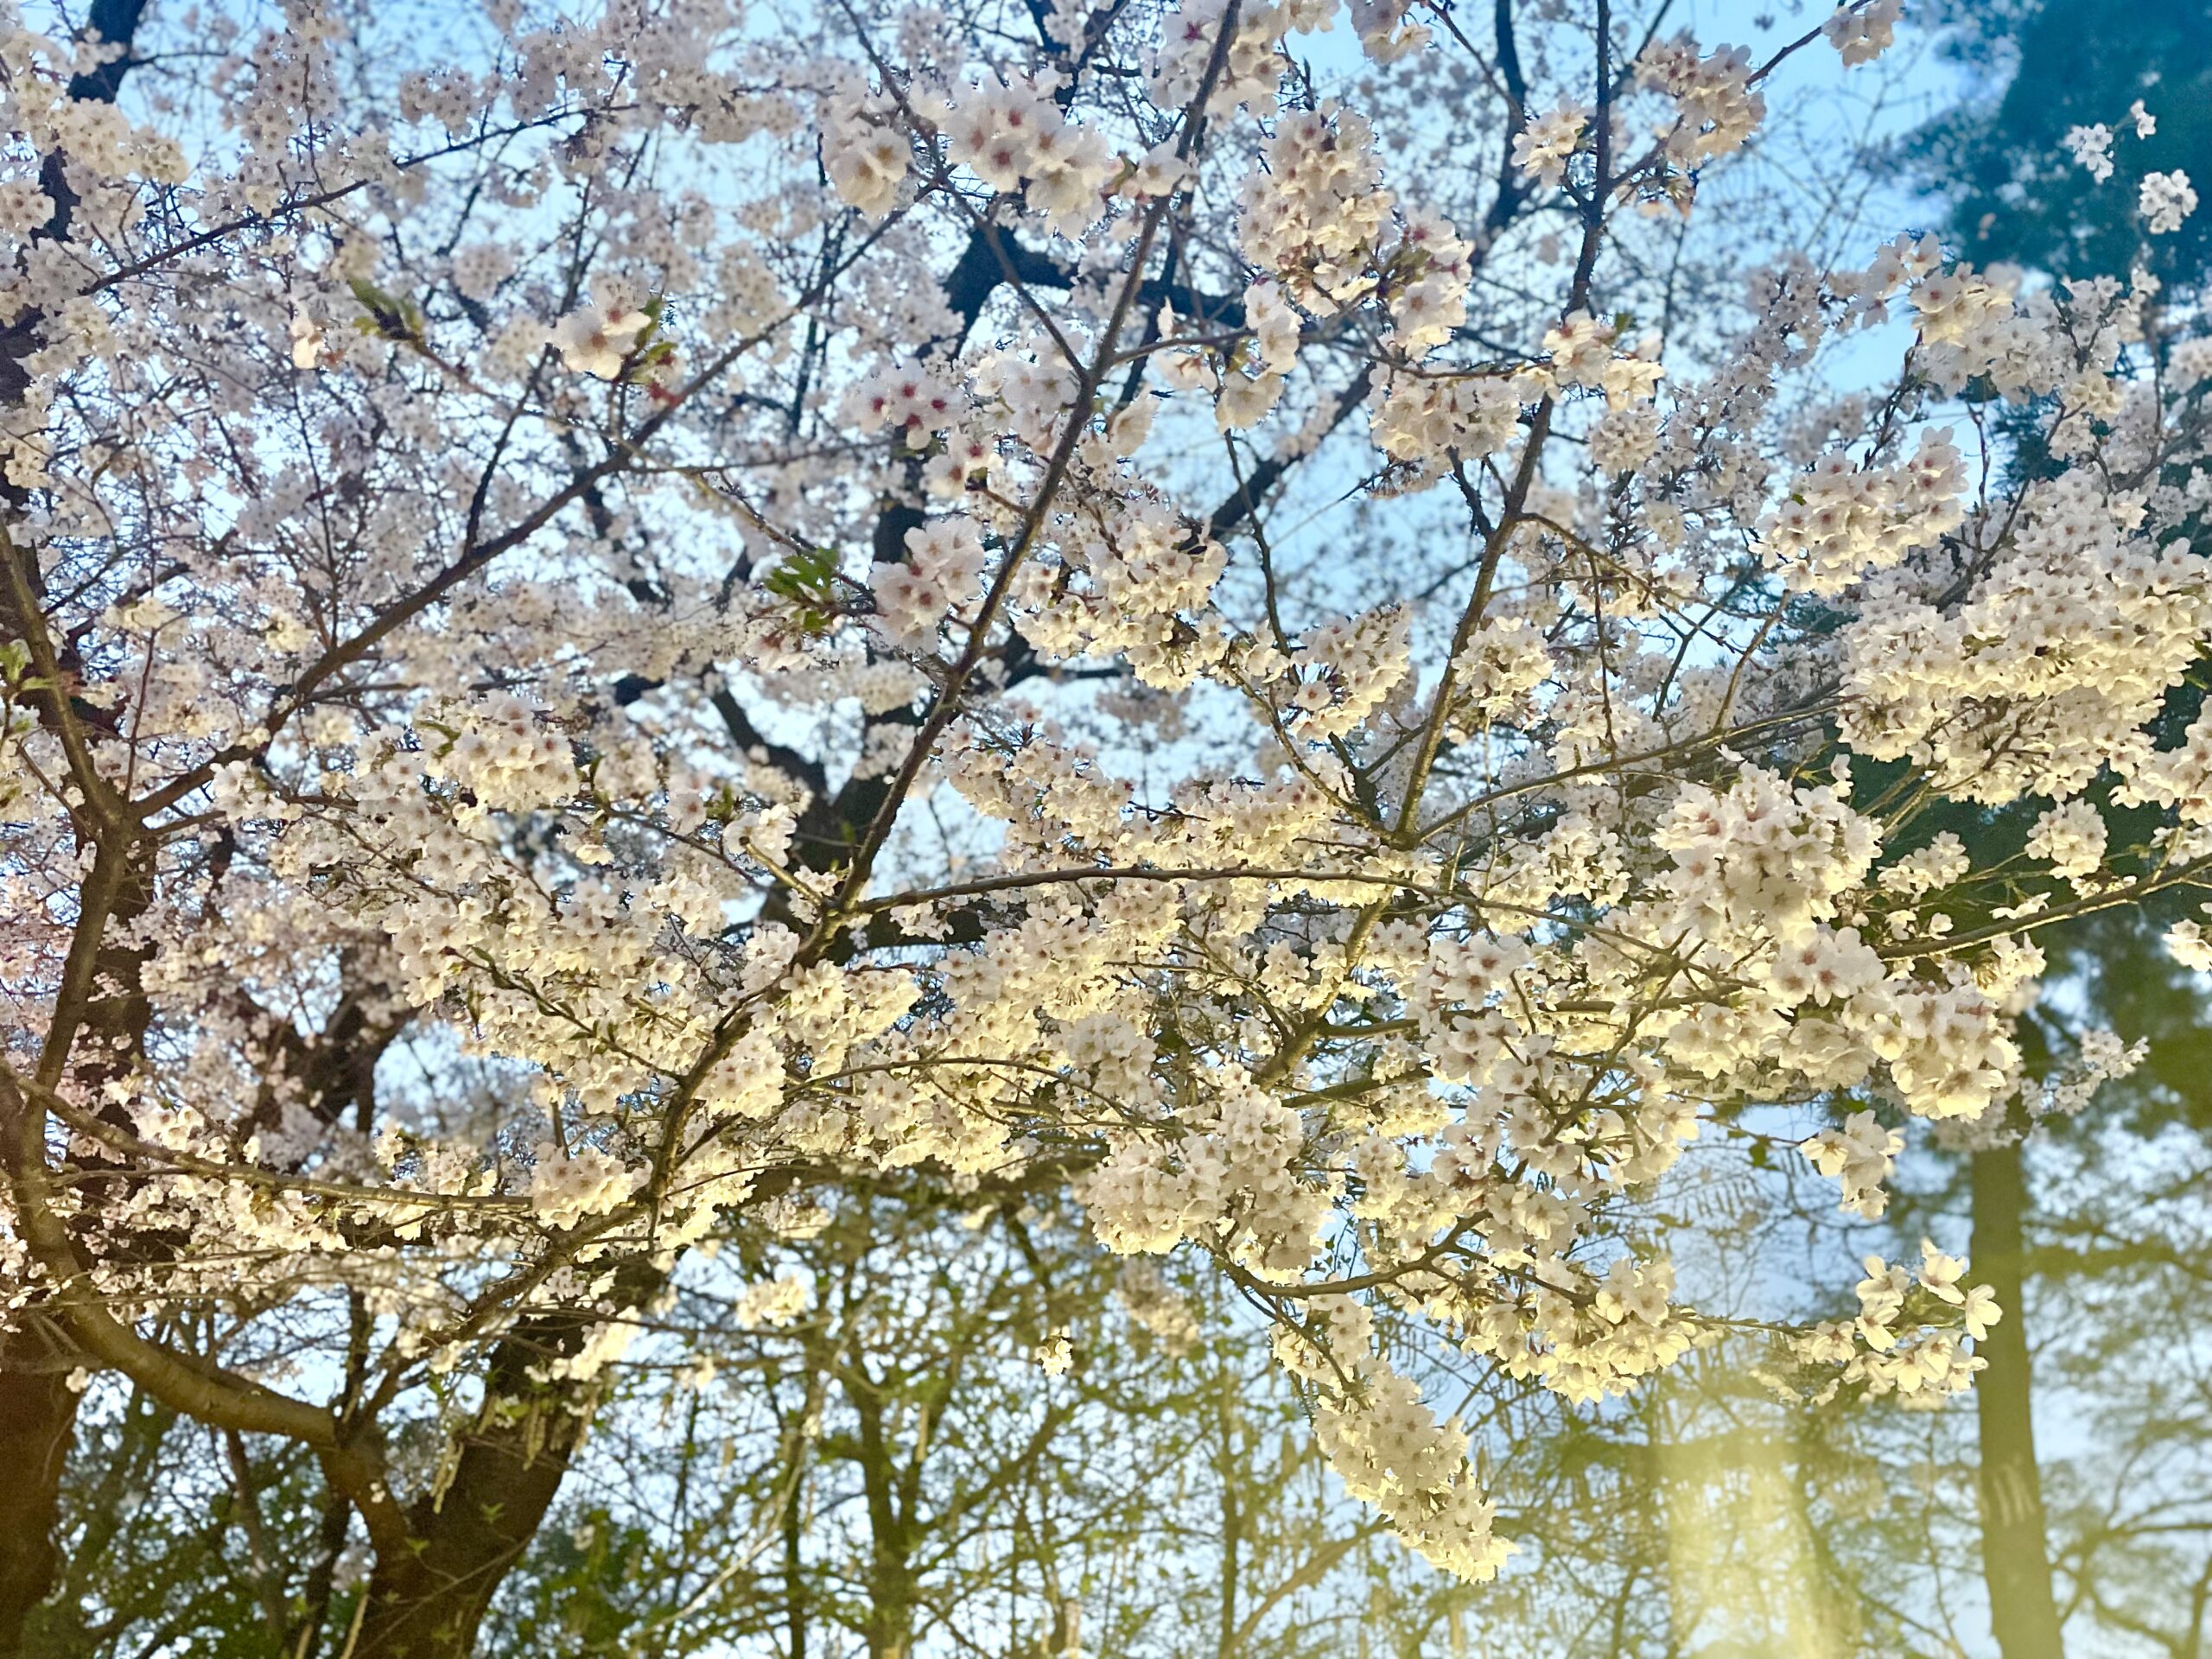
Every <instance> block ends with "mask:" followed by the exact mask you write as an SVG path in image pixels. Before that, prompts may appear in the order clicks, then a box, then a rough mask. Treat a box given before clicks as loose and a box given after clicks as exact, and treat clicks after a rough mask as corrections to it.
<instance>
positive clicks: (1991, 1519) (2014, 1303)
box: [1973, 1141, 2065, 1659]
mask: <svg viewBox="0 0 2212 1659" xmlns="http://www.w3.org/2000/svg"><path fill="white" fill-rule="evenodd" d="M1973 1192H1974V1243H1973V1261H1974V1277H1975V1278H1976V1279H1977V1280H1979V1281H1980V1282H1982V1283H1984V1284H1986V1285H1987V1286H1988V1287H1990V1288H1991V1289H1992V1290H1993V1291H1994V1292H1995V1293H1996V1294H1997V1300H1998V1304H1999V1306H2000V1307H2002V1308H2003V1309H2004V1317H2003V1318H2002V1319H1999V1321H1998V1322H1997V1324H1996V1325H1994V1326H1993V1327H1992V1328H1991V1331H1990V1333H1989V1335H1988V1336H1987V1337H1986V1338H1983V1339H1982V1340H1981V1341H1980V1342H1979V1343H1977V1344H1975V1348H1976V1351H1978V1352H1979V1353H1980V1355H1981V1357H1983V1358H1984V1359H1986V1360H1987V1361H1988V1362H1989V1365H1988V1369H1987V1370H1984V1371H1983V1372H1982V1373H1981V1375H1980V1376H1979V1377H1978V1378H1976V1379H1975V1382H1974V1415H1975V1418H1976V1421H1977V1422H1978V1425H1979V1427H1980V1440H1981V1470H1980V1500H1981V1560H1982V1573H1983V1577H1984V1580H1985V1581H1986V1584H1987V1586H1988V1588H1989V1619H1990V1624H1991V1627H1992V1629H1993V1631H1994V1632H1995V1634H1996V1637H1997V1646H1998V1649H1999V1651H2000V1652H2001V1653H2002V1654H2003V1655H2004V1656H2005V1659H2063V1653H2064V1651H2065V1649H2064V1644H2063V1640H2062V1638H2061V1637H2060V1635H2059V1626H2058V1604H2057V1601H2056V1599H2055V1598H2054V1597H2053V1595H2052V1593H2051V1588H2050V1548H2049V1545H2048V1543H2047V1541H2046V1540H2045V1537H2044V1509H2043V1481H2042V1478H2041V1477H2040V1476H2039V1475H2038V1473H2037V1468H2036V1433H2035V1421H2034V1416H2033V1412H2032V1404H2033V1395H2032V1394H2031V1391H2030V1385H2029V1377H2028V1328H2027V1323H2028V1322H2027V1299H2026V1297H2025V1295H2024V1290H2025V1287H2026V1282H2027V1274H2026V1271H2025V1265H2024V1264H2025V1252H2024V1246H2023V1243H2022V1229H2021V1218H2022V1216H2023V1214H2024V1211H2026V1209H2027V1198H2028V1190H2027V1175H2026V1171H2025V1168H2024V1162H2023V1159H2022V1154H2021V1150H2020V1143H2019V1142H2018V1141H2012V1142H2011V1143H2010V1144H2009V1145H2006V1146H2002V1147H1992V1148H1989V1149H1988V1150H1986V1151H1982V1152H1977V1153H1976V1154H1974V1165H1973Z"/></svg>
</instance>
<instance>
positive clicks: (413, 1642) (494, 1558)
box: [351, 1261, 668, 1659]
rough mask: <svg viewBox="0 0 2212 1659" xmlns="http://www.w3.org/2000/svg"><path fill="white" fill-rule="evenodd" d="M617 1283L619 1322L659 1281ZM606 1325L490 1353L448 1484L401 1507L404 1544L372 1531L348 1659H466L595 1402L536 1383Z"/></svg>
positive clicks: (563, 1319) (585, 1321) (545, 1320)
mask: <svg viewBox="0 0 2212 1659" xmlns="http://www.w3.org/2000/svg"><path fill="white" fill-rule="evenodd" d="M618 1272H619V1277H618V1280H617V1302H616V1305H617V1306H619V1307H620V1308H621V1309H622V1310H624V1311H625V1312H626V1311H627V1310H630V1309H634V1308H636V1307H637V1306H639V1305H640V1304H641V1303H643V1302H645V1301H646V1300H650V1299H651V1298H652V1296H653V1295H654V1294H657V1293H658V1291H659V1290H660V1288H661V1287H662V1286H664V1284H666V1283H667V1279H668V1275H667V1272H666V1270H665V1269H663V1268H656V1267H654V1266H652V1265H651V1264H650V1263H647V1262H635V1261H633V1262H626V1263H624V1264H623V1266H622V1268H620V1269H619V1270H618ZM607 1317H608V1315H607V1313H604V1312H593V1311H588V1310H582V1311H579V1310H569V1309H563V1310H561V1311H558V1312H553V1313H541V1314H537V1315H535V1316H533V1317H531V1318H530V1319H524V1320H523V1321H522V1323H521V1324H519V1325H517V1326H516V1327H515V1328H514V1330H513V1331H512V1332H511V1333H510V1334H509V1335H508V1336H507V1337H506V1338H504V1339H503V1340H502V1341H501V1342H500V1343H499V1346H498V1347H497V1348H496V1349H494V1350H493V1354H492V1359H491V1363H490V1364H489V1366H488V1367H487V1368H486V1373H485V1379H484V1399H485V1410H484V1413H483V1414H482V1415H481V1417H480V1419H479V1421H478V1426H477V1427H476V1429H475V1431H474V1433H473V1434H472V1435H471V1436H470V1437H469V1439H468V1440H467V1444H466V1445H465V1446H464V1447H463V1448H462V1451H461V1457H460V1459H459V1461H458V1462H457V1464H456V1465H454V1476H453V1479H452V1481H451V1482H450V1483H448V1485H447V1486H446V1488H445V1490H444V1491H443V1492H442V1493H435V1494H434V1493H429V1492H426V1493H424V1494H423V1496H422V1497H419V1498H417V1499H416V1501H415V1503H413V1504H412V1505H410V1508H409V1510H408V1515H407V1522H406V1526H405V1529H404V1530H405V1533H406V1536H405V1537H404V1538H397V1539H395V1538H390V1537H385V1538H378V1536H377V1529H376V1528H373V1527H372V1528H371V1529H370V1533H371V1539H372V1543H373V1545H374V1548H375V1551H376V1560H375V1565H374V1567H372V1570H371V1572H370V1574H369V1587H368V1608H367V1611H365V1613H364V1614H363V1615H362V1618H361V1627H360V1633H359V1637H358V1639H357V1640H356V1641H355V1642H354V1643H353V1649H352V1652H351V1659H467V1656H468V1655H470V1654H472V1653H474V1651H475V1650H476V1632H477V1628H478V1626H480V1624H483V1622H484V1615H485V1613H486V1611H487V1610H489V1608H490V1607H491V1605H492V1598H493V1595H494V1594H495V1593H496V1592H498V1590H499V1586H500V1585H501V1584H502V1583H503V1582H504V1581H505V1579H506V1576H507V1574H508V1573H509V1572H511V1571H512V1569H513V1567H514V1565H515V1563H516V1562H517V1561H518V1560H521V1559H522V1555H523V1552H524V1550H526V1549H527V1548H530V1542H531V1539H533V1538H535V1537H536V1536H537V1529H538V1528H539V1527H541V1526H542V1525H543V1524H544V1521H545V1517H546V1515H547V1514H548V1513H549V1512H550V1510H551V1509H552V1507H553V1500H554V1499H555V1497H557V1496H558V1495H559V1492H560V1490H561V1482H562V1481H563V1478H566V1477H567V1475H568V1472H569V1463H570V1462H571V1460H572V1459H574V1458H575V1453H576V1450H577V1448H578V1447H579V1446H582V1444H583V1439H584V1434H585V1432H586V1430H587V1429H588V1428H589V1427H590V1425H591V1420H592V1416H593V1414H594V1412H595V1411H596V1410H597V1408H598V1406H599V1403H600V1400H601V1390H602V1385H601V1382H600V1381H599V1380H597V1379H595V1378H591V1379H562V1380H559V1381H556V1382H551V1383H546V1382H540V1381H537V1379H536V1377H535V1376H533V1373H539V1374H542V1372H543V1368H544V1367H545V1366H546V1365H547V1364H548V1363H550V1362H551V1361H554V1360H556V1359H560V1358H563V1357H569V1356H571V1355H574V1354H575V1353H577V1352H579V1351H582V1348H583V1346H584V1344H586V1343H587V1342H588V1340H589V1339H590V1338H591V1335H592V1333H593V1332H594V1330H596V1329H597V1327H598V1325H599V1324H600V1323H601V1321H602V1320H603V1319H606V1318H607ZM617 1317H620V1315H618V1316H617Z"/></svg>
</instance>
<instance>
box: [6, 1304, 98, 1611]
mask: <svg viewBox="0 0 2212 1659" xmlns="http://www.w3.org/2000/svg"><path fill="white" fill-rule="evenodd" d="M78 1397H79V1396H78V1395H77V1392H76V1390H75V1389H72V1388H71V1387H70V1386H69V1383H68V1380H67V1377H66V1376H64V1375H63V1373H62V1370H61V1368H60V1365H59V1364H58V1363H55V1358H54V1356H53V1355H51V1354H49V1353H48V1352H47V1351H45V1349H44V1347H43V1345H42V1344H40V1343H39V1342H38V1341H37V1339H36V1338H35V1335H33V1334H32V1333H30V1332H6V1333H4V1334H0V1654H12V1653H19V1652H21V1651H22V1641H23V1621H24V1619H26V1618H29V1615H30V1611H31V1609H32V1608H34V1607H35V1606H37V1605H38V1604H39V1603H40V1602H41V1601H43V1600H44V1599H46V1597H47V1595H48V1593H49V1592H51V1591H52V1590H53V1588H54V1582H55V1580H56V1579H57V1578H58V1577H59V1576H60V1569H61V1552H60V1548H59V1547H58V1546H57V1545H56V1544H55V1542H54V1524H55V1522H56V1520H57V1519H58V1516H59V1511H60V1501H61V1471H62V1465H64V1464H65V1463H66V1462H67V1459H68V1456H69V1444H70V1435H71V1431H72V1430H73V1427H74V1426H75V1424H76V1421H77V1401H78Z"/></svg>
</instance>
